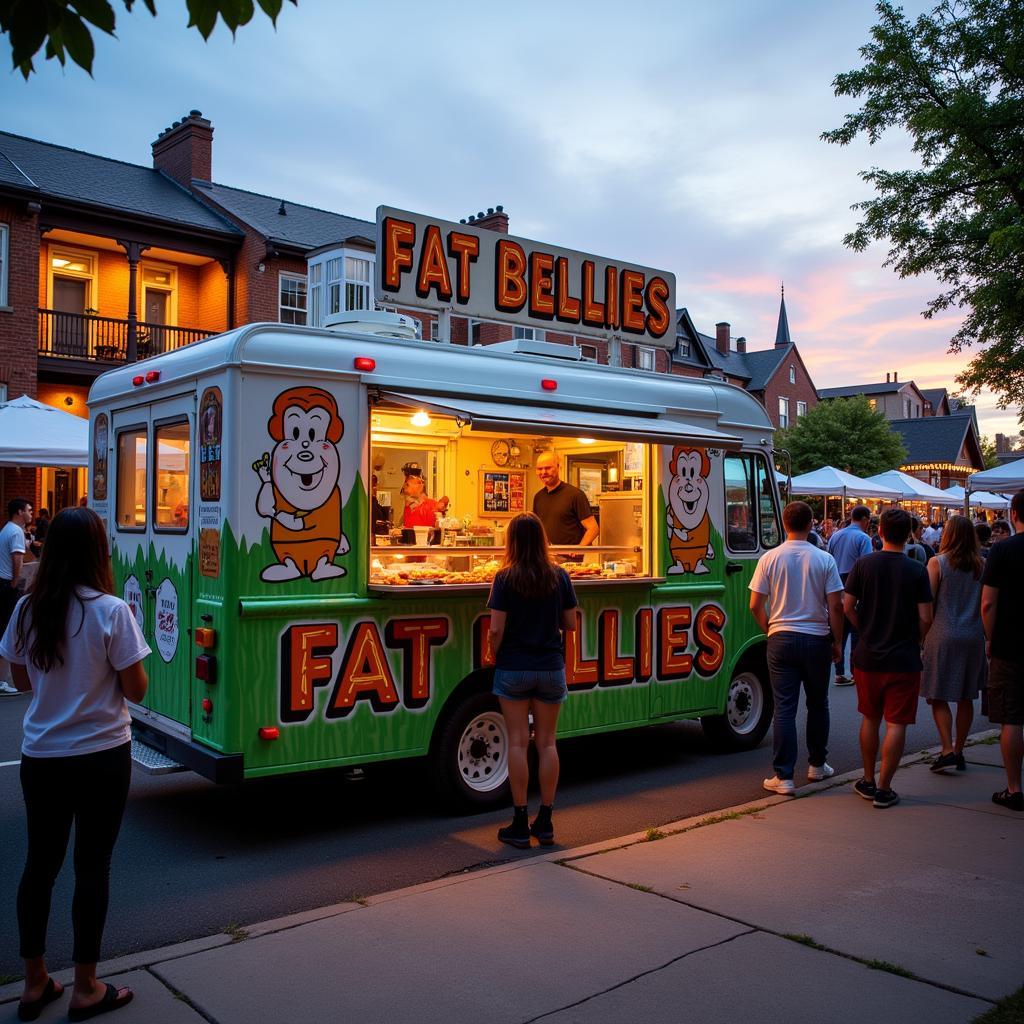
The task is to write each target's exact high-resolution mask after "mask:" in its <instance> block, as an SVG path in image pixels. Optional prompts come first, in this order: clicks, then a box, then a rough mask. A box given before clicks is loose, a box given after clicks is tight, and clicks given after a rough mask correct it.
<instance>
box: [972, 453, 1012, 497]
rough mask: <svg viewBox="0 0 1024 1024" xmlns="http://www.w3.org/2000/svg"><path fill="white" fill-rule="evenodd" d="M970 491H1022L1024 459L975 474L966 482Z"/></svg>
mask: <svg viewBox="0 0 1024 1024" xmlns="http://www.w3.org/2000/svg"><path fill="white" fill-rule="evenodd" d="M967 482H968V484H969V485H970V489H971V490H972V491H1010V492H1012V493H1016V492H1017V491H1019V490H1024V459H1017V460H1016V461H1015V462H1007V463H1006V464H1005V465H1003V466H996V467H995V468H994V469H986V470H984V471H983V472H981V473H975V474H974V475H973V476H971V477H969V478H968V480H967Z"/></svg>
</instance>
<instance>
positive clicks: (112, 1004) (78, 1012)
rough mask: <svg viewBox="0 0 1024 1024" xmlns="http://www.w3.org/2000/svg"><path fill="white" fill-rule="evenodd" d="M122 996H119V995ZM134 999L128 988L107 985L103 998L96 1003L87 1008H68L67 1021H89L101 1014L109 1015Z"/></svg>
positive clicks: (133, 994)
mask: <svg viewBox="0 0 1024 1024" xmlns="http://www.w3.org/2000/svg"><path fill="white" fill-rule="evenodd" d="M122 992H123V993H124V995H121V993H122ZM134 998H135V993H134V992H133V991H132V990H131V989H130V988H115V987H114V986H113V985H111V984H108V985H107V990H106V992H104V993H103V998H102V999H101V1000H100V1001H99V1002H98V1003H91V1004H90V1005H89V1006H70V1007H68V1020H91V1019H92V1018H93V1017H98V1016H99V1015H100V1014H101V1013H110V1011H111V1010H120V1009H121V1007H122V1006H127V1005H128V1004H129V1003H130V1002H131V1001H132V1000H133V999H134Z"/></svg>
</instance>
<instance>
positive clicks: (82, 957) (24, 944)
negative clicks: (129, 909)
mask: <svg viewBox="0 0 1024 1024" xmlns="http://www.w3.org/2000/svg"><path fill="white" fill-rule="evenodd" d="M112 591H113V578H112V576H111V571H110V552H109V548H108V546H107V535H106V531H105V529H104V526H103V522H102V520H101V519H100V518H99V516H97V515H96V513H95V512H93V511H91V510H90V509H88V508H68V509H64V510H63V511H62V512H60V513H59V514H58V515H57V516H55V517H54V519H53V521H52V522H51V524H50V529H49V532H48V534H47V537H46V544H45V546H44V547H43V553H42V558H41V559H40V562H39V570H38V572H37V574H36V579H35V582H34V584H33V587H32V589H31V591H30V592H29V594H28V595H27V596H26V597H24V598H22V599H21V601H19V602H18V606H17V608H16V609H15V611H14V614H13V615H12V616H11V621H10V623H9V625H8V627H7V631H6V632H5V633H4V636H3V639H2V640H0V656H2V657H4V658H6V659H7V660H8V661H9V662H10V663H11V674H12V676H13V678H14V683H15V686H17V687H18V689H19V690H22V691H25V690H31V691H32V700H31V703H30V704H29V706H28V711H26V713H25V722H24V731H25V739H24V742H23V743H22V748H21V753H22V757H21V787H22V791H23V793H24V796H25V809H26V813H27V817H28V855H27V857H26V862H25V871H24V873H23V875H22V878H21V884H20V885H19V887H18V930H19V933H20V941H21V956H22V957H23V959H24V961H25V986H24V991H23V993H22V998H21V1002H20V1003H19V1004H18V1017H19V1019H21V1020H35V1019H36V1018H37V1017H38V1016H39V1014H40V1013H41V1012H42V1010H43V1008H44V1007H45V1006H46V1005H47V1004H48V1003H51V1002H54V1001H55V1000H56V999H59V998H60V996H61V995H62V993H63V988H62V986H61V985H60V984H59V983H58V982H56V981H54V980H53V978H51V977H50V975H49V973H48V972H47V969H46V961H45V959H44V952H45V948H46V926H47V919H48V917H49V910H50V896H51V893H52V890H53V884H54V881H55V880H56V878H57V873H58V872H59V871H60V867H61V864H62V863H63V862H64V857H65V855H66V853H67V846H68V839H69V836H70V832H71V826H72V824H74V826H75V854H74V862H75V894H74V902H73V903H72V909H71V919H72V925H73V928H74V950H73V958H74V961H75V983H74V990H73V992H72V994H71V1002H70V1006H69V1009H68V1018H69V1019H70V1020H73V1021H80V1020H88V1019H89V1018H91V1017H94V1016H96V1015H98V1014H100V1013H106V1012H108V1011H110V1010H116V1009H119V1008H120V1007H122V1006H124V1005H126V1004H127V1003H129V1002H130V1001H131V999H132V990H131V989H130V988H120V989H119V988H115V987H114V986H113V985H107V984H104V983H102V982H100V981H98V980H97V978H96V964H97V962H98V960H99V959H100V941H101V939H102V936H103V925H104V922H105V920H106V914H107V900H108V892H109V883H110V856H111V853H112V852H113V849H114V843H115V842H116V840H117V833H118V831H119V829H120V827H121V818H122V816H123V814H124V807H125V803H126V801H127V798H128V784H129V781H130V779H131V717H130V715H129V713H128V708H127V706H126V698H127V699H128V700H132V701H140V700H142V698H143V697H144V696H145V694H146V687H147V685H148V681H147V678H146V672H145V669H144V668H143V666H142V659H143V658H144V657H145V656H146V655H147V654H149V653H150V649H149V647H148V646H147V644H146V641H145V640H144V639H143V637H142V633H141V631H140V630H139V627H138V624H137V623H136V621H135V617H134V616H133V615H132V612H131V609H130V608H129V607H128V605H126V604H125V603H124V601H122V600H120V599H119V598H116V597H114V596H113V595H112V593H111V592H112Z"/></svg>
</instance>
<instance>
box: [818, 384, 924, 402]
mask: <svg viewBox="0 0 1024 1024" xmlns="http://www.w3.org/2000/svg"><path fill="white" fill-rule="evenodd" d="M906 384H907V381H905V380H904V381H897V382H896V383H895V384H851V385H849V386H848V387H844V388H818V397H819V398H855V397H856V396H857V395H884V394H887V393H889V392H890V391H892V392H896V391H899V389H900V388H902V387H904V386H905V385H906Z"/></svg>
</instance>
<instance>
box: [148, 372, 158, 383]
mask: <svg viewBox="0 0 1024 1024" xmlns="http://www.w3.org/2000/svg"><path fill="white" fill-rule="evenodd" d="M159 379H160V371H159V370H150V371H149V372H148V373H147V374H146V383H147V384H155V383H156V382H157V381H158V380H159Z"/></svg>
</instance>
